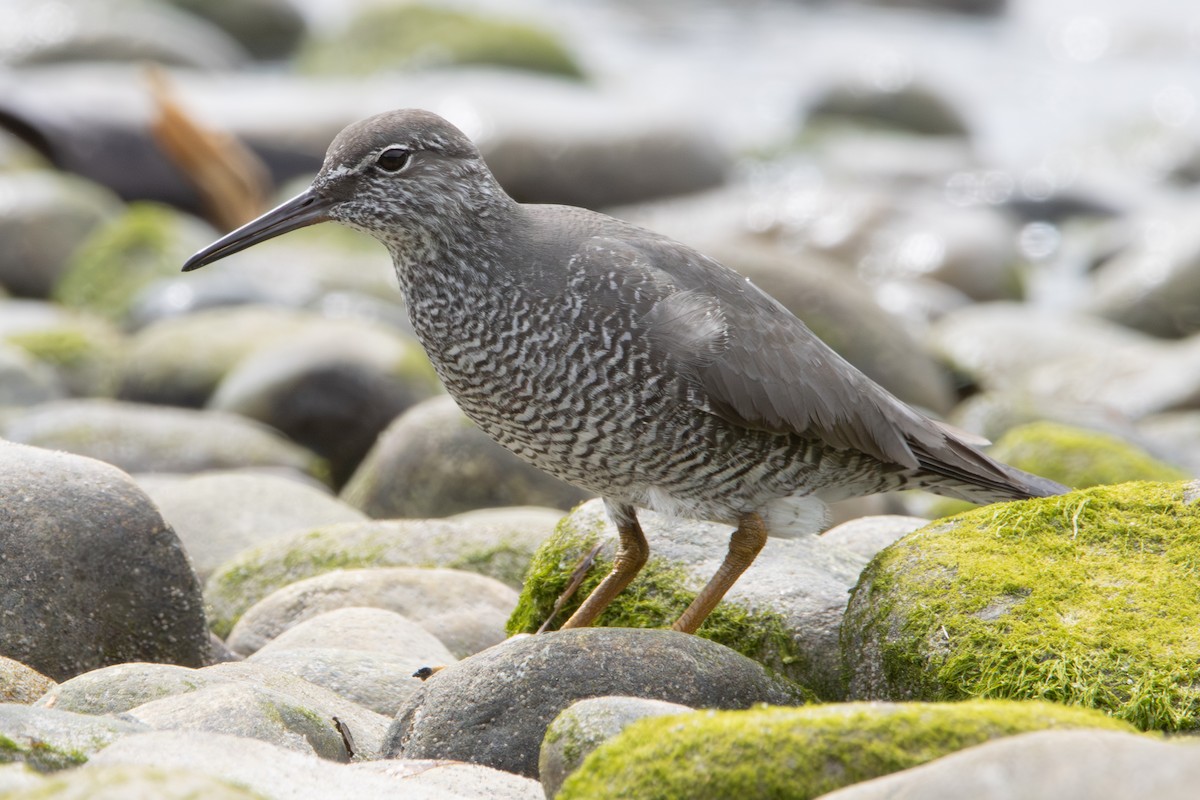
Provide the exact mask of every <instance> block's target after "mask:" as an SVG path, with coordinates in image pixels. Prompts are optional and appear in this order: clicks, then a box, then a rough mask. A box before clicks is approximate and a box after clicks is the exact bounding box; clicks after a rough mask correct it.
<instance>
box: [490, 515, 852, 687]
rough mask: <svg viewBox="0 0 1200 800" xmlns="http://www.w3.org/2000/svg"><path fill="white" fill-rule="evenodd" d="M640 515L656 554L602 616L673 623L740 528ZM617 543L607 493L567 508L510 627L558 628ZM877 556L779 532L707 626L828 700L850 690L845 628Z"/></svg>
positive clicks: (705, 632) (608, 622) (630, 623)
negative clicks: (863, 574) (851, 601)
mask: <svg viewBox="0 0 1200 800" xmlns="http://www.w3.org/2000/svg"><path fill="white" fill-rule="evenodd" d="M638 517H639V519H640V521H641V524H642V529H643V530H644V531H645V533H646V538H647V541H648V542H649V544H650V559H649V561H648V562H647V563H646V566H645V567H644V568H643V569H642V571H641V572H640V573H639V574H638V577H637V578H636V579H635V580H634V581H633V583H631V584H630V585H629V587H628V588H626V589H625V591H623V592H621V594H619V595H617V597H616V599H614V600H613V601H612V603H611V604H610V605H609V606H608V608H607V609H606V610H605V611H604V613H603V614H601V615H600V617H599V618H598V619H597V621H596V622H595V623H594V624H595V625H599V626H605V627H614V628H662V627H669V626H670V625H671V624H672V623H673V622H674V621H675V620H676V619H677V618H678V617H679V615H680V614H682V613H683V610H684V609H685V608H687V607H688V604H689V603H691V601H692V599H693V598H694V597H695V596H696V594H697V593H698V592H699V591H700V589H701V588H702V587H703V586H704V584H705V583H706V582H707V581H708V579H709V578H710V577H712V575H713V574H715V573H716V571H717V567H718V565H719V564H720V563H721V560H722V559H723V558H724V556H725V552H726V548H727V542H728V540H729V534H730V533H731V532H732V529H731V528H730V527H729V526H727V525H717V524H714V523H708V522H695V521H691V520H682V519H672V518H670V517H664V516H661V515H658V514H653V513H651V512H645V511H644V512H641V513H640V514H639V515H638ZM597 546H599V549H598V550H597V551H596V553H595V554H594V556H592V555H591V554H592V551H593V549H594V548H596V547H597ZM615 549H616V528H615V526H614V525H613V524H612V522H611V521H610V520H609V519H608V517H607V515H606V514H605V512H604V506H603V504H602V503H601V501H599V500H593V501H589V502H587V503H584V504H583V505H581V506H579V507H578V508H576V509H575V510H574V511H572V512H571V513H570V514H569V515H568V516H566V517H564V518H563V520H562V522H560V523H559V525H558V528H557V529H556V530H555V533H554V536H552V537H551V538H550V539H547V540H546V543H545V544H544V545H543V546H542V547H541V548H540V549H539V550H538V552H537V554H536V555H535V556H534V559H533V562H532V563H531V564H530V568H529V574H528V576H527V577H526V579H525V586H524V590H523V591H522V593H521V600H520V602H519V603H518V605H517V607H516V609H515V610H514V611H513V615H512V617H511V618H510V619H509V621H508V631H509V633H510V634H515V633H522V632H533V631H536V630H538V628H539V627H541V625H542V624H543V623H544V622H545V621H546V620H547V619H550V620H551V621H550V624H549V626H548V627H549V628H550V629H554V628H557V627H558V626H559V625H561V624H562V623H563V622H564V621H565V620H566V619H567V618H568V617H569V616H570V615H571V614H572V613H573V612H574V610H575V609H576V608H578V607H579V605H580V603H581V602H582V601H583V599H584V598H585V597H587V596H588V594H589V593H590V592H591V591H592V589H593V588H595V586H596V585H597V584H598V583H599V582H600V581H601V579H603V578H604V576H605V575H607V574H608V572H609V571H610V570H611V569H612V559H613V553H614V552H615ZM589 557H591V558H592V561H591V565H590V567H588V568H587V574H586V577H585V578H584V580H583V582H582V583H581V584H580V585H579V587H578V589H577V590H576V591H575V592H574V593H573V594H572V595H571V596H570V598H569V599H568V600H567V602H565V603H564V604H563V607H562V608H561V610H559V612H558V613H557V614H554V613H553V609H554V606H555V604H556V602H557V601H558V600H559V598H560V596H562V595H563V593H564V591H565V590H566V588H567V586H568V585H569V584H570V583H571V580H572V575H573V573H574V572H575V571H576V568H577V567H579V566H580V565H581V564H584V563H585V562H586V560H587V559H588V558H589ZM868 560H869V556H867V555H864V554H860V553H855V552H853V551H851V550H849V549H844V548H841V547H838V546H836V545H832V544H827V543H825V542H824V541H822V540H821V539H820V538H818V537H815V536H803V537H800V538H796V539H780V538H771V539H769V540H768V542H767V544H766V546H765V547H764V548H763V550H762V552H761V553H760V554H759V556H758V558H757V559H756V560H755V562H754V563H753V564H751V565H750V568H749V569H748V570H747V571H746V573H745V574H744V575H743V576H742V577H741V578H740V579H739V580H738V582H737V583H736V584H734V586H733V588H732V589H730V591H729V593H728V594H727V595H726V597H725V599H724V600H723V601H722V602H721V603H720V604H719V605H718V606H717V607H716V609H714V610H713V612H712V613H711V614H710V615H709V616H708V618H707V619H706V620H705V622H704V624H703V625H701V626H700V629H699V630H698V631H697V633H698V635H700V636H702V637H704V638H706V639H711V640H712V641H714V642H719V643H720V644H723V645H725V646H726V647H729V648H731V649H733V650H736V651H737V652H739V653H741V654H742V655H744V656H747V657H749V658H752V659H754V660H755V661H758V662H760V663H762V664H764V665H766V666H767V667H769V668H771V669H773V670H776V671H778V672H780V673H781V674H783V675H785V676H787V677H788V678H790V679H791V680H794V681H796V682H798V683H800V684H803V685H804V686H806V687H808V688H810V689H812V690H813V691H814V692H816V693H817V694H818V695H819V696H820V697H822V698H824V699H841V698H842V697H843V696H844V689H843V686H842V681H841V669H840V657H839V655H838V645H837V639H838V627H839V626H840V624H841V618H842V611H843V610H844V609H845V604H846V600H847V597H848V595H847V591H848V590H849V589H850V587H852V586H853V585H854V583H855V581H856V580H858V574H859V572H860V571H861V570H862V568H863V566H865V565H866V563H867V561H868Z"/></svg>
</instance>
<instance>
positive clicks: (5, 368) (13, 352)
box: [0, 342, 63, 408]
mask: <svg viewBox="0 0 1200 800" xmlns="http://www.w3.org/2000/svg"><path fill="white" fill-rule="evenodd" d="M62 395H63V390H62V385H61V383H60V382H59V380H58V378H57V377H56V376H55V375H54V372H53V371H51V369H50V368H49V367H48V366H46V365H45V364H40V363H38V362H37V361H35V360H34V358H33V357H32V356H31V355H29V354H28V353H26V352H25V351H24V350H22V349H21V348H19V347H16V346H14V345H10V344H6V343H5V342H0V408H2V407H4V406H35V405H37V404H38V403H45V402H48V401H50V400H58V399H60V398H61V397H62Z"/></svg>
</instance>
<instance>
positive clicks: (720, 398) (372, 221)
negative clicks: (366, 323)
mask: <svg viewBox="0 0 1200 800" xmlns="http://www.w3.org/2000/svg"><path fill="white" fill-rule="evenodd" d="M327 220H334V221H337V222H340V223H342V224H343V225H347V226H349V227H351V228H354V229H356V230H360V231H364V232H366V233H369V234H370V235H371V236H374V237H375V238H376V239H378V240H379V241H380V242H382V243H383V244H384V245H385V246H386V247H387V248H388V250H389V251H390V252H391V255H392V259H393V261H394V263H395V267H396V274H397V276H398V278H399V282H400V288H401V290H402V291H403V293H404V297H405V300H406V302H407V306H408V314H409V317H410V318H411V320H412V325H413V328H414V330H415V331H416V333H417V336H418V337H419V338H420V340H421V343H422V344H423V345H424V346H425V350H426V352H427V353H428V354H429V358H430V360H431V361H432V362H433V365H434V367H435V368H436V369H437V372H438V375H439V376H441V379H442V382H443V383H444V384H445V386H446V388H447V389H448V390H449V391H450V393H451V394H452V395H453V396H454V397H455V399H456V400H457V401H458V404H459V406H460V407H461V408H462V410H463V411H464V412H465V413H466V415H467V416H468V417H470V418H471V419H472V420H474V421H475V423H476V424H477V425H478V426H479V427H480V428H482V429H483V430H484V431H486V432H487V433H488V435H490V436H491V437H492V438H494V439H495V440H496V441H498V442H499V443H500V444H502V445H504V446H505V447H507V448H508V449H509V450H511V451H513V452H514V453H516V454H517V455H518V456H520V457H521V458H523V459H525V460H527V461H529V462H531V463H533V464H534V465H536V466H538V467H540V468H541V469H543V470H545V471H546V472H549V473H550V474H552V475H556V476H557V477H559V478H561V479H563V480H565V481H567V482H569V483H573V484H575V485H576V486H580V487H583V488H584V489H587V490H589V491H592V492H595V493H596V494H598V495H600V496H601V497H603V498H604V501H605V505H606V507H607V510H608V513H609V515H610V516H611V517H612V519H613V521H614V522H615V523H616V526H617V531H618V534H619V539H618V546H617V553H616V557H615V560H614V564H613V568H612V572H611V573H610V574H609V575H607V576H606V577H605V578H604V580H603V581H601V582H600V584H599V585H598V586H597V587H596V589H595V590H594V591H593V592H592V593H591V595H590V596H589V597H588V598H587V599H586V600H585V601H584V602H583V604H582V605H581V606H580V608H579V610H578V611H576V612H575V613H574V614H573V615H572V616H571V618H570V619H569V620H567V622H566V623H565V624H564V626H563V627H581V626H585V625H588V624H590V623H591V622H592V621H593V620H594V619H595V618H596V616H597V615H598V614H599V613H600V612H601V611H603V610H604V608H605V606H607V605H608V603H609V602H610V601H611V600H612V599H613V597H615V596H616V595H617V594H618V593H619V592H620V591H621V590H622V589H624V588H625V587H626V586H627V585H628V584H629V582H630V581H631V580H632V579H633V577H634V576H635V575H636V574H637V572H638V570H639V569H641V567H642V565H643V564H645V562H646V559H647V556H648V554H649V547H648V545H647V544H646V539H645V536H644V535H643V533H642V530H641V526H640V525H639V524H638V520H637V512H636V510H637V509H639V508H648V509H652V510H654V511H658V512H665V513H669V514H676V515H680V516H686V517H692V518H696V519H704V520H711V521H714V522H721V523H726V524H730V525H736V526H737V527H736V530H735V531H734V532H733V535H732V536H731V537H730V541H729V550H728V552H727V554H726V556H725V560H724V562H723V563H722V564H721V567H720V569H718V570H717V573H716V574H715V575H714V576H713V578H712V579H711V580H710V581H709V583H708V584H707V585H706V586H705V587H704V588H703V589H702V590H701V591H700V593H699V595H697V597H696V599H695V600H694V601H693V602H692V604H691V605H690V606H689V607H688V609H687V610H686V611H684V613H683V615H682V616H681V617H680V618H679V620H678V621H677V622H676V623H675V626H674V627H675V629H676V630H682V631H687V632H689V633H690V632H694V631H695V630H696V628H697V627H699V625H700V623H701V622H703V621H704V618H705V617H706V616H708V613H709V612H710V611H712V609H713V608H714V607H715V606H716V605H717V603H718V602H719V601H720V600H721V598H722V597H723V596H724V595H725V592H726V591H727V590H728V589H729V587H730V586H732V585H733V583H734V581H736V580H737V578H738V576H740V575H741V574H742V572H744V571H745V569H746V568H747V567H748V566H749V565H750V563H751V562H752V561H753V560H754V557H755V556H756V555H758V552H759V550H761V549H762V547H763V545H764V543H765V542H766V538H767V534H768V532H770V531H772V530H775V531H781V530H785V529H797V528H799V529H806V530H808V531H811V532H814V533H815V532H818V531H819V530H821V528H822V527H823V526H824V525H825V523H826V518H827V512H826V503H828V502H830V501H834V500H841V499H844V498H848V497H856V496H860V495H865V494H874V493H876V492H882V491H890V490H893V489H913V488H920V489H927V490H929V491H932V492H936V493H938V494H943V495H947V496H950V497H957V498H961V499H965V500H970V501H972V502H979V503H989V502H996V501H1000V500H1016V499H1024V498H1029V497H1044V496H1047V495H1052V494H1059V493H1061V492H1063V491H1066V489H1065V487H1062V486H1059V485H1058V484H1056V483H1054V482H1052V481H1048V480H1046V479H1044V478H1039V477H1037V476H1034V475H1030V474H1028V473H1024V472H1021V471H1020V470H1017V469H1014V468H1012V467H1009V466H1006V465H1004V464H1000V463H999V462H996V461H994V460H992V459H990V458H988V457H987V456H986V455H984V454H983V453H982V452H980V451H979V450H977V449H976V448H975V445H976V444H978V442H977V441H975V440H973V439H972V437H970V436H969V435H968V434H964V433H961V432H958V431H955V430H953V429H951V428H949V427H947V426H944V425H942V424H941V423H939V422H936V421H934V420H932V419H929V418H928V417H925V416H924V415H922V414H920V413H918V412H917V411H915V410H913V409H912V408H910V407H909V406H907V405H905V404H904V403H902V402H901V401H900V400H898V399H896V398H895V397H893V396H892V395H891V394H889V393H888V392H887V391H886V390H884V389H883V388H882V387H880V386H879V385H877V384H876V383H874V382H873V381H871V380H870V379H869V378H867V377H866V376H865V375H863V374H862V373H861V372H859V371H858V370H857V369H855V368H854V367H853V366H851V365H850V364H849V363H847V362H846V361H845V360H843V359H842V358H841V357H839V356H838V355H837V354H836V353H834V352H833V351H832V350H831V349H830V348H829V347H827V346H826V345H825V344H824V343H823V342H821V341H820V340H819V339H817V337H816V336H814V335H813V334H812V332H811V331H809V330H808V328H807V327H805V325H804V323H802V322H801V321H800V320H799V319H797V318H796V317H795V316H794V315H792V314H791V312H789V311H788V310H787V309H785V308H784V307H783V306H782V305H780V304H779V303H778V302H777V301H775V300H774V299H773V298H771V297H769V296H768V295H766V294H765V293H763V292H762V291H761V290H759V289H758V288H757V287H756V286H754V284H752V283H750V282H749V281H748V280H746V279H745V278H743V277H741V276H740V275H738V274H737V273H736V272H734V271H733V270H730V269H728V268H726V267H724V266H722V265H721V264H719V263H717V262H716V261H714V260H713V259H711V258H708V257H707V256H704V255H702V254H700V253H698V252H696V251H695V250H692V249H691V248H689V247H686V246H684V245H682V244H679V243H678V242H675V241H672V240H671V239H668V238H667V237H665V236H661V235H659V234H656V233H652V232H651V231H648V230H644V229H642V228H639V227H636V226H634V225H631V224H628V223H626V222H622V221H619V220H616V219H613V218H612V217H607V216H604V215H603V214H597V213H594V212H591V211H587V210H584V209H581V208H572V207H569V206H555V205H527V204H522V203H518V202H516V201H515V200H513V199H512V198H510V197H509V196H508V195H507V194H505V192H504V190H503V189H501V188H500V186H499V184H497V183H496V180H495V178H493V177H492V174H491V172H490V171H489V170H488V168H487V166H486V165H485V164H484V162H483V159H482V158H481V157H480V155H479V151H478V150H477V149H476V148H475V146H474V145H473V144H472V143H471V141H470V140H469V139H468V138H467V137H466V136H465V135H464V134H463V133H462V132H460V131H459V130H457V129H456V128H455V127H454V126H452V125H451V124H450V123H448V122H446V121H445V120H443V119H442V118H441V117H438V116H436V115H434V114H431V113H429V112H426V111H418V110H404V111H393V112H390V113H386V114H380V115H378V116H374V117H371V118H369V119H366V120H363V121H362V122H358V123H356V124H354V125H351V126H350V127H348V128H346V129H345V130H344V131H342V132H341V133H340V134H338V136H337V138H336V139H334V141H333V144H332V145H330V148H329V152H328V154H327V155H326V157H325V163H324V166H322V167H321V170H320V172H318V173H317V176H316V178H314V179H313V182H312V185H311V186H309V188H308V189H306V190H305V191H303V192H301V193H300V194H299V195H297V196H296V197H294V198H293V199H291V200H288V201H287V202H285V203H283V204H282V205H280V206H278V207H276V208H275V209H273V210H271V211H269V212H267V213H266V214H264V215H263V216H262V217H260V218H258V219H256V220H254V221H253V222H250V223H248V224H246V225H244V226H242V227H241V228H239V229H237V230H235V231H233V232H232V233H230V234H228V235H227V236H225V237H224V238H222V239H220V240H219V241H217V242H215V243H213V244H212V245H210V246H209V247H207V248H205V249H204V250H201V251H200V252H199V253H197V254H196V255H194V256H192V258H191V259H189V260H188V262H187V264H186V265H184V270H193V269H196V268H197V267H201V266H204V265H205V264H209V263H211V262H213V261H216V260H218V259H220V258H224V257H225V256H227V255H230V254H232V253H236V252H238V251H240V250H243V249H245V248H247V247H250V246H251V245H254V244H257V243H259V242H262V241H265V240H267V239H270V238H272V237H275V236H278V235H280V234H282V233H286V232H288V231H292V230H295V229H297V228H301V227H304V226H306V225H313V224H315V223H318V222H324V221H327Z"/></svg>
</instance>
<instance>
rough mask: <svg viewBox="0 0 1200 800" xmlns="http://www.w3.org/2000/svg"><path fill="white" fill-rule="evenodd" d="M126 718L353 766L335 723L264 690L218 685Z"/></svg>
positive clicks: (286, 697) (134, 711) (152, 704)
mask: <svg viewBox="0 0 1200 800" xmlns="http://www.w3.org/2000/svg"><path fill="white" fill-rule="evenodd" d="M123 718H125V719H133V720H136V721H138V722H142V723H144V724H146V725H147V726H149V727H151V728H154V729H156V730H198V731H208V732H211V733H228V734H232V735H234V736H240V737H244V738H246V739H258V740H259V741H263V742H268V743H270V744H273V745H276V746H278V747H282V748H285V749H288V750H294V751H296V752H299V753H311V754H313V755H316V756H320V757H321V758H325V759H328V760H330V761H341V762H346V761H349V760H350V754H349V753H348V752H347V750H346V746H345V744H343V742H342V737H341V734H340V733H338V731H337V727H336V724H335V723H334V721H333V719H332V718H323V717H322V716H320V715H318V714H316V713H314V711H313V709H311V708H308V707H307V706H305V705H303V704H300V703H297V702H296V700H295V698H293V697H292V696H290V695H287V694H284V693H282V692H277V691H272V690H270V689H265V688H263V687H261V686H252V685H249V684H244V683H238V682H227V683H218V684H215V685H212V686H206V687H204V688H201V689H197V690H196V691H194V692H185V693H184V694H176V695H171V696H169V697H164V698H163V699H161V700H154V701H151V702H149V703H146V704H144V705H140V706H137V707H136V708H132V709H130V710H129V711H128V712H126V713H125V714H124V716H123Z"/></svg>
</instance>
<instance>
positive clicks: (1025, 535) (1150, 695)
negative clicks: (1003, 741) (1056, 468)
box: [842, 482, 1200, 731]
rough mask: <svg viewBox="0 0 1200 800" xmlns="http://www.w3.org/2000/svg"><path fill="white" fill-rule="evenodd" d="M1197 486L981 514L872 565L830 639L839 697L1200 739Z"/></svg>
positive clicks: (1141, 487) (929, 531)
mask: <svg viewBox="0 0 1200 800" xmlns="http://www.w3.org/2000/svg"><path fill="white" fill-rule="evenodd" d="M1198 498H1200V484H1198V483H1196V482H1178V483H1129V484H1120V485H1117V486H1102V487H1095V488H1092V489H1088V490H1084V491H1078V492H1073V493H1071V494H1066V495H1061V496H1058V497H1049V498H1043V499H1038V500H1027V501H1023V502H1017V503H1006V504H1002V505H994V506H988V507H986V508H981V509H977V510H975V511H971V512H968V513H965V514H960V515H959V516H956V517H952V518H950V519H947V520H943V521H939V522H935V523H932V524H930V525H928V526H926V527H925V528H922V529H921V530H919V531H916V532H915V533H913V534H910V535H909V536H907V537H905V538H904V539H901V540H900V541H899V542H897V543H895V544H894V545H892V546H891V547H889V548H887V549H886V550H884V551H883V552H881V553H880V554H879V555H878V556H876V558H875V559H874V561H872V562H871V564H870V566H869V567H868V568H867V569H866V570H865V571H864V572H863V575H862V579H861V580H860V582H859V584H858V586H857V587H856V588H855V589H854V593H853V597H852V599H851V601H850V605H849V608H848V609H847V611H846V617H845V621H844V623H843V626H842V644H843V651H844V655H845V663H846V668H847V671H848V673H849V685H850V692H851V696H852V697H856V698H871V699H876V698H877V699H892V700H900V699H920V700H953V699H960V698H969V697H991V698H1042V699H1047V700H1054V701H1057V702H1062V703H1066V704H1070V705H1079V706H1090V707H1092V708H1096V709H1100V710H1103V711H1105V712H1108V713H1109V714H1112V715H1113V716H1115V717H1118V718H1120V719H1124V720H1128V721H1129V722H1131V723H1133V724H1135V725H1137V726H1138V727H1139V728H1143V729H1160V730H1167V731H1194V730H1197V729H1200V636H1197V631H1198V630H1200V595H1198V594H1197V592H1196V580H1197V579H1196V570H1197V566H1196V565H1197V564H1200V505H1198V504H1197V503H1196V500H1197V499H1198Z"/></svg>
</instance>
